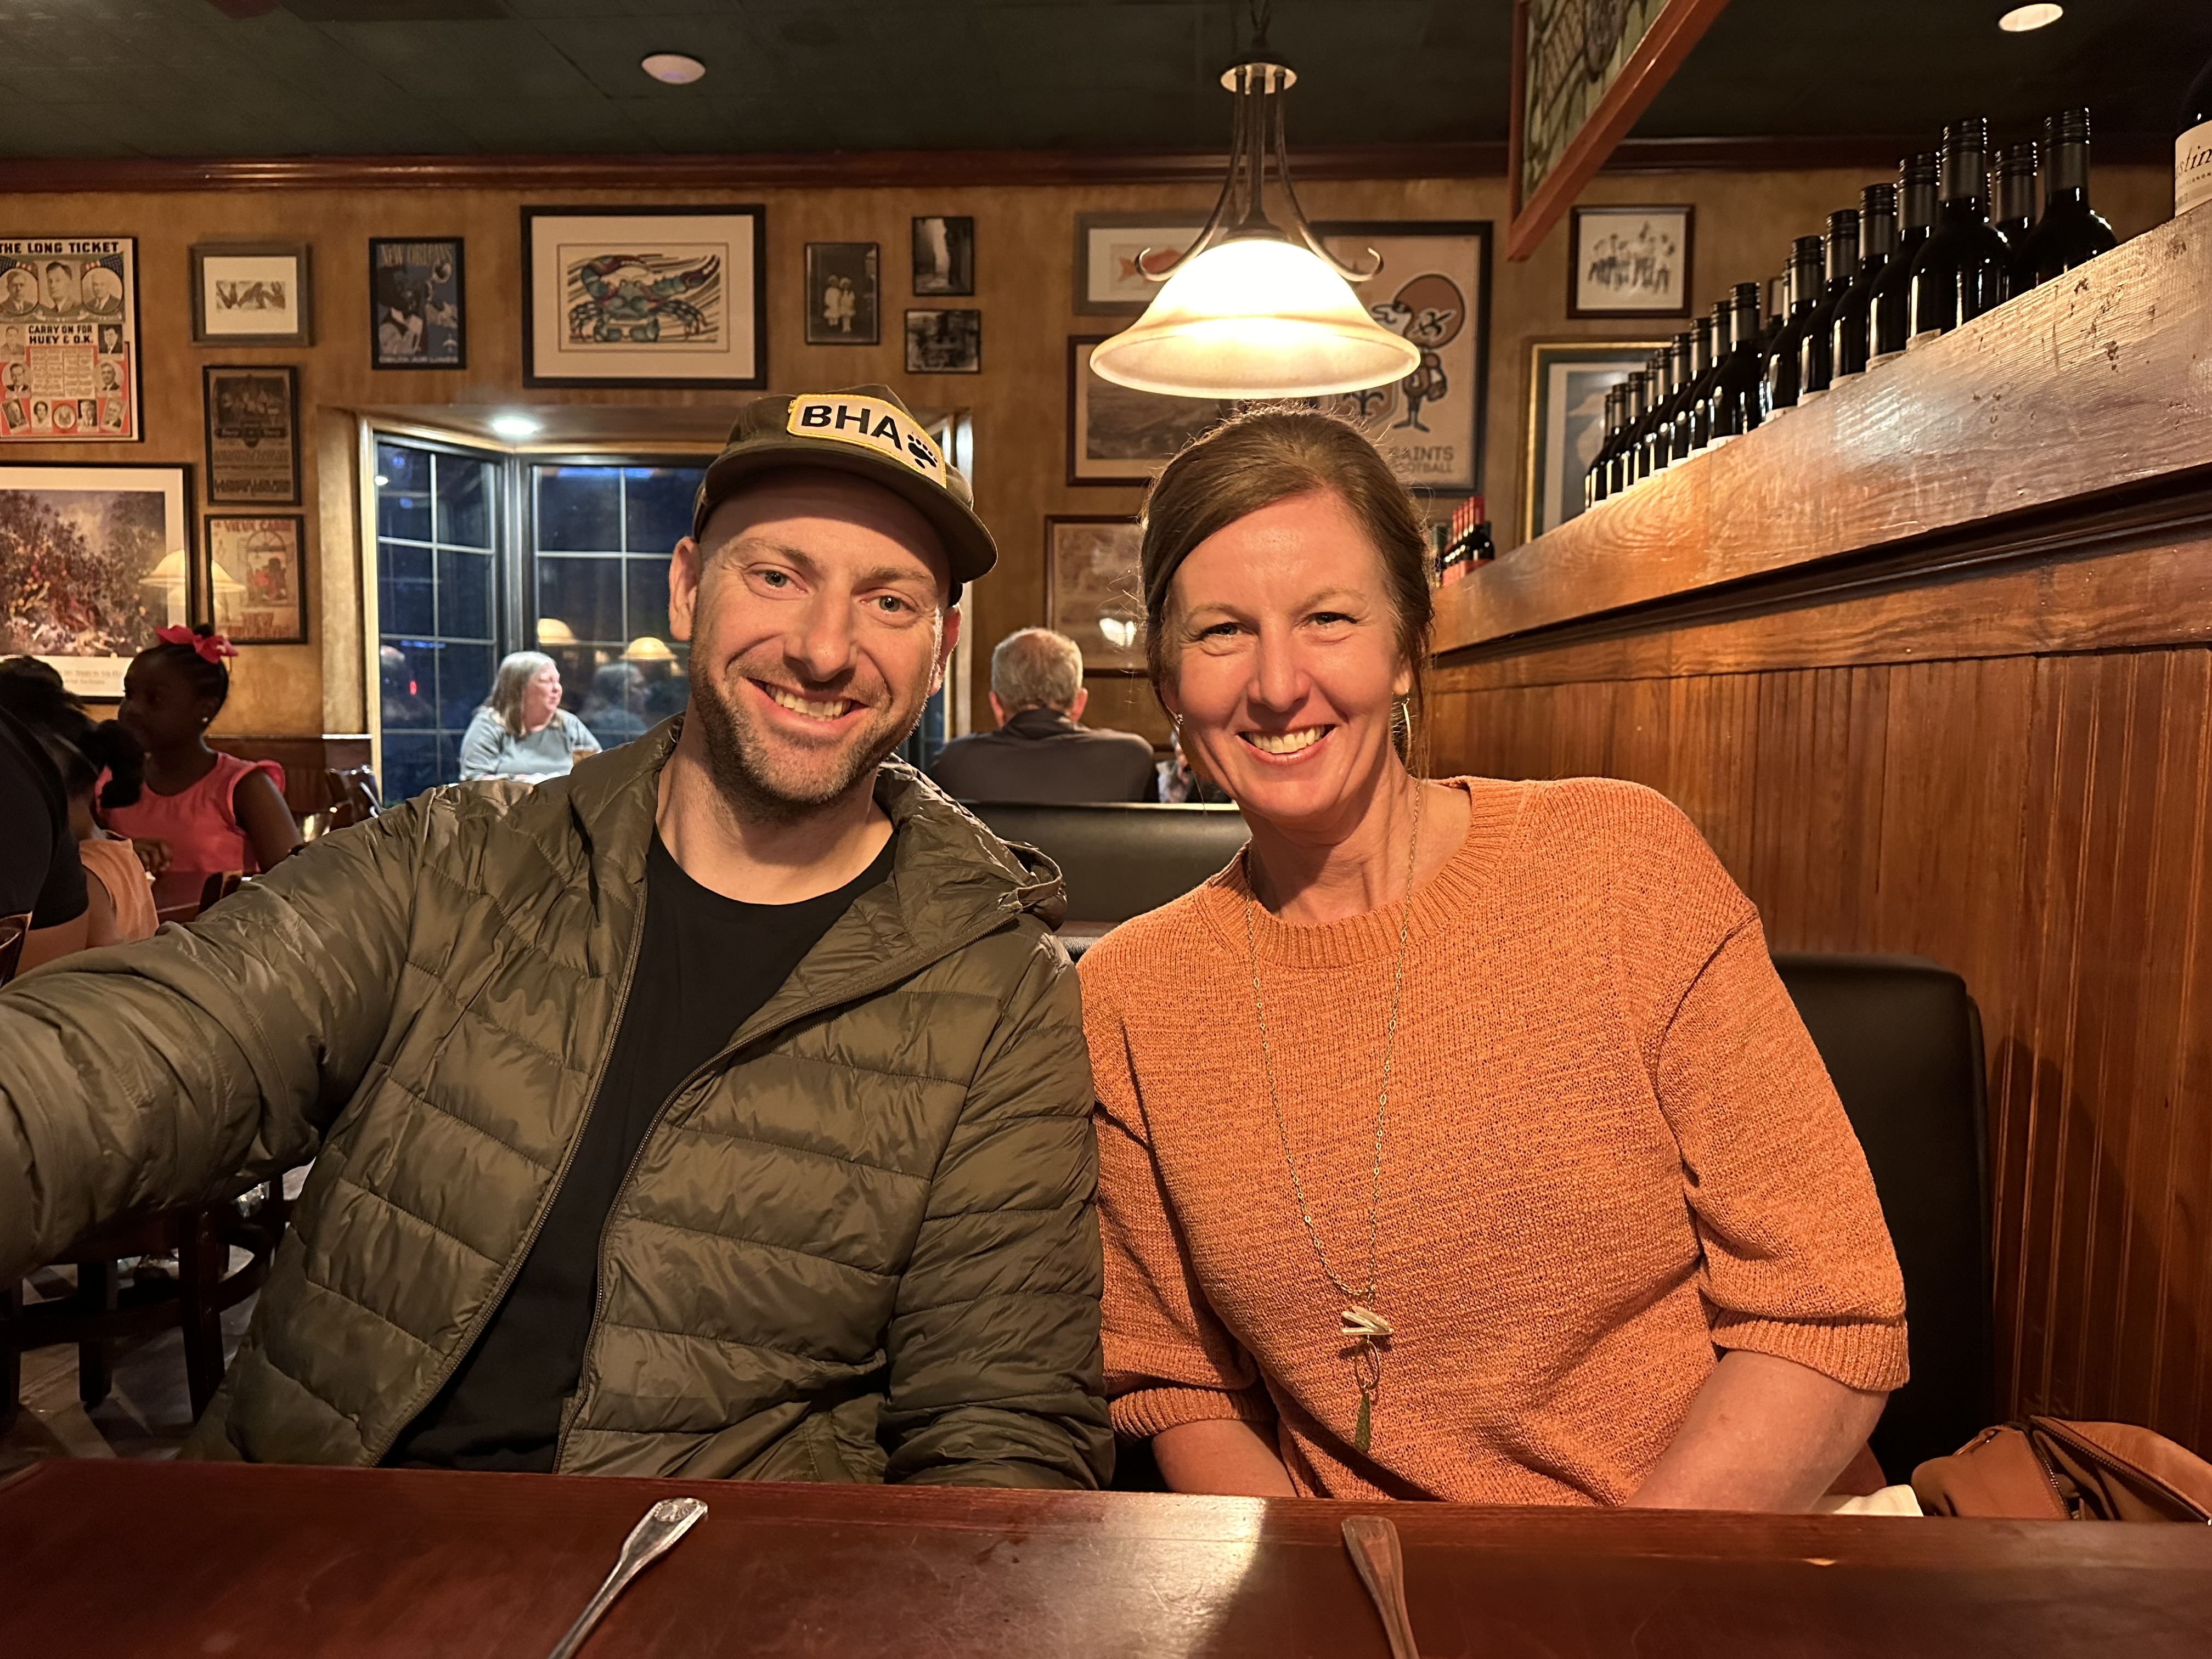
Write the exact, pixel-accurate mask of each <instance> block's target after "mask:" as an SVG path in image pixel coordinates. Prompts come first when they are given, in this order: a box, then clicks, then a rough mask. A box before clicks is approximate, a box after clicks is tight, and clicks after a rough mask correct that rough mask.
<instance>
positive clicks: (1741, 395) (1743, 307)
mask: <svg viewBox="0 0 2212 1659" xmlns="http://www.w3.org/2000/svg"><path fill="white" fill-rule="evenodd" d="M1731 313H1732V314H1731V315H1730V317H1729V354H1728V356H1725V357H1723V359H1722V360H1721V368H1720V376H1719V379H1718V380H1717V381H1716V382H1715V384H1714V386H1713V441H1714V442H1715V443H1716V444H1723V443H1726V442H1727V441H1729V439H1731V438H1741V436H1742V435H1744V434H1745V433H1747V432H1748V431H1750V430H1751V429H1752V428H1754V427H1756V426H1757V425H1758V424H1759V422H1760V421H1761V420H1763V419H1764V418H1765V415H1764V413H1763V411H1762V410H1760V407H1759V392H1760V385H1759V284H1758V283H1737V284H1736V285H1735V303H1734V305H1733V307H1731Z"/></svg>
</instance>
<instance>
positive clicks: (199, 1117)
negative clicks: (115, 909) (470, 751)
mask: <svg viewBox="0 0 2212 1659" xmlns="http://www.w3.org/2000/svg"><path fill="white" fill-rule="evenodd" d="M423 826H424V814H423V813H422V811H421V810H420V808H419V806H418V805H409V806H405V807H401V808H398V809H397V810H395V811H392V812H389V813H387V814H386V815H385V816H384V817H380V818H378V819H376V820H374V822H373V823H368V824H364V825H362V826H361V827H360V828H359V829H351V830H346V831H343V832H341V833H340V834H338V835H336V836H331V837H328V838H326V839H325V840H324V841H322V842H318V843H316V844H315V845H314V846H313V847H312V848H309V849H307V852H306V853H305V854H301V856H298V857H295V858H292V859H288V860H285V861H284V862H283V864H282V865H280V866H277V867H276V869H275V870H273V871H271V872H270V873H269V874H268V875H266V876H264V877H262V878H259V879H258V881H256V882H254V883H253V884H251V885H249V886H247V887H246V888H243V889H241V890H240V891H239V892H238V893H236V894H235V895H234V896H232V897H230V898H228V899H227V900H225V901H224V902H222V905H221V906H219V907H218V908H216V909H215V910H213V911H210V913H209V914H208V915H206V916H204V917H203V918H202V919H200V920H199V921H196V922H194V923H192V924H191V926H190V927H185V928H169V929H165V930H163V932H162V933H160V934H158V935H156V936H155V938H153V939H146V940H143V941H141V942H140V943H137V944H135V945H114V946H111V947H108V948H106V949H104V950H99V951H84V952H82V953H80V954H77V955H75V956H72V957H68V958H66V959H65V960H64V961H61V962H58V963H55V964H54V965H53V966H52V968H50V969H46V970H44V971H42V972H40V973H36V974H33V975H28V976H27V977H25V978H22V979H19V980H17V981H15V983H14V984H13V985H11V986H9V987H8V988H7V990H6V991H5V992H4V993H0V1278H6V1277H9V1276H12V1275H15V1274H18V1273H21V1272H23V1271H25V1270H27V1269H28V1268H30V1267H34V1266H36V1265H37V1264H38V1263H40V1261H46V1260H49V1259H51V1258H52V1256H53V1255H54V1254H55V1253H56V1252H57V1251H58V1250H60V1249H62V1248H63V1247H64V1246H65V1245H67V1244H68V1243H69V1242H70V1240H71V1239H73V1238H75V1237H77V1236H78V1235H79V1234H81V1233H82V1232H84V1231H86V1230H87V1229H88V1228H90V1227H93V1226H96V1225H100V1224H101V1223H103V1222H105V1221H107V1220H110V1219H112V1218H115V1217H118V1216H121V1215H125V1214H129V1213H132V1212H139V1211H144V1210H149V1209H155V1208H161V1207H165V1206H171V1205H177V1204H185V1203H191V1202H193V1201H195V1200H200V1199H204V1198H210V1197H212V1196H214V1195H216V1194H217V1193H219V1192H220V1191H221V1190H222V1188H223V1187H224V1186H225V1185H226V1183H228V1182H230V1181H232V1180H234V1179H235V1177H236V1176H238V1175H239V1174H240V1172H242V1171H245V1170H254V1169H276V1168H282V1167H284V1166H286V1165H288V1164H295V1163H298V1162H300V1161H301V1160H302V1159H304V1158H309V1157H312V1156H313V1153H314V1151H315V1148H316V1146H317V1145H318V1144H319V1139H320V1137H321V1133H322V1131H323V1129H324V1128H325V1127H326V1125H327V1124H328V1123H329V1121H330V1119H331V1115H333V1114H335V1113H336V1111H337V1109H338V1108H339V1107H340V1106H342V1105H343V1103H345V1101H346V1099H347V1098H348V1097H349V1096H350V1095H351V1094H352V1092H353V1091H354V1089H355V1088H356V1085H358V1084H359V1082H360V1080H361V1079H362V1075H363V1073H366V1072H367V1070H368V1066H369V1065H370V1064H371V1062H372V1061H373V1060H374V1059H375V1057H376V1054H377V1051H378V1048H379V1045H380V1043H381V1042H383V1040H384V1036H385V1033H386V1028H387V1026H388V1025H389V1024H390V1015H391V1012H392V1006H393V1003H394V1000H395V999H396V998H397V996H398V990H399V986H400V975H401V974H402V972H403V970H404V963H405V957H406V951H407V941H408V936H409V932H410V915H411V913H412V909H413V905H414V887H415V883H414V867H415V863H416V855H417V852H418V848H419V843H420V840H421V836H422V830H423Z"/></svg>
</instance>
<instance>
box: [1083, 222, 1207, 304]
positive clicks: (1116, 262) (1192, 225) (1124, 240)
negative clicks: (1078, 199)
mask: <svg viewBox="0 0 2212 1659" xmlns="http://www.w3.org/2000/svg"><path fill="white" fill-rule="evenodd" d="M1205 227H1206V215H1205V214H1203V213H1190V214H1176V213H1079V214H1078V215H1076V216H1075V309H1076V312H1077V313H1078V314H1079V315H1081V316H1086V317H1116V316H1119V317H1133V316H1135V315H1136V314H1137V313H1139V312H1140V311H1142V310H1143V309H1144V308H1145V307H1146V306H1148V305H1150V304H1152V295H1155V294H1157V293H1158V292H1159V291H1160V285H1159V283H1156V282H1154V281H1152V279H1151V278H1150V277H1148V276H1146V275H1145V272H1146V271H1147V270H1149V271H1152V272H1154V273H1156V274H1157V273H1158V272H1159V271H1162V270H1165V269H1166V268H1167V267H1168V266H1169V265H1171V264H1174V263H1175V262H1176V260H1177V259H1178V258H1181V257H1182V252H1183V250H1184V249H1185V248H1187V247H1188V246H1190V245H1191V243H1192V242H1193V241H1194V240H1197V236H1198V233H1199V232H1200V230H1202V229H1204V228H1205Z"/></svg>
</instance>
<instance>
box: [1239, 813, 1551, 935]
mask: <svg viewBox="0 0 2212 1659" xmlns="http://www.w3.org/2000/svg"><path fill="white" fill-rule="evenodd" d="M1431 781H1432V782H1436V783H1441V784H1443V785H1445V786H1447V787H1450V788H1454V789H1459V790H1463V791H1465V792H1466V794H1467V797H1468V815H1467V836H1466V839H1464V840H1463V841H1462V842H1460V844H1459V847H1458V848H1457V850H1456V851H1455V852H1454V853H1453V854H1452V855H1451V856H1450V857H1449V858H1448V859H1446V860H1444V862H1443V866H1442V867H1441V868H1439V869H1438V870H1437V872H1436V873H1435V874H1434V875H1432V876H1431V877H1430V878H1428V879H1427V880H1426V881H1425V882H1423V883H1422V884H1420V885H1419V887H1418V888H1416V889H1414V890H1413V920H1412V921H1411V923H1410V924H1409V925H1408V926H1407V933H1406V947H1407V950H1408V951H1413V950H1416V949H1419V947H1420V946H1421V945H1423V944H1425V942H1427V941H1428V940H1430V939H1435V938H1437V937H1439V936H1445V935H1463V934H1464V933H1466V932H1467V929H1468V924H1469V921H1471V919H1472V918H1473V916H1474V914H1475V912H1476V910H1477V908H1479V907H1480V905H1482V904H1483V903H1484V902H1486V899H1487V897H1488V896H1489V895H1490V894H1491V893H1492V891H1493V890H1494V889H1495V887H1496V884H1497V883H1498V879H1499V876H1500V866H1502V864H1503V863H1504V860H1505V857H1506V855H1507V854H1508V853H1509V852H1510V849H1511V848H1512V847H1513V845H1514V843H1515V841H1516V834H1517V831H1518V829H1519V827H1520V823H1521V814H1522V811H1523V810H1524V809H1525V807H1526V805H1527V803H1528V795H1529V789H1528V786H1527V785H1526V784H1517V783H1504V782H1500V781H1498V780H1496V779H1492V778H1435V779H1432V780H1431ZM1251 892H1252V889H1251V885H1250V883H1249V879H1248V878H1247V877H1246V874H1245V870H1244V854H1243V853H1241V852H1240V853H1239V854H1237V857H1236V858H1235V859H1234V860H1232V861H1231V863H1230V866H1229V867H1228V868H1227V869H1225V870H1224V871H1223V872H1221V873H1220V874H1219V875H1218V876H1215V877H1214V878H1212V880H1210V881H1208V882H1207V883H1206V885H1204V886H1203V887H1201V888H1200V889H1199V890H1198V901H1199V905H1200V909H1201V910H1202V911H1203V912H1204V914H1205V915H1206V921H1208V922H1209V923H1210V924H1211V925H1212V927H1213V928H1214V929H1215V931H1217V932H1218V933H1219V934H1220V935H1221V937H1222V939H1223V940H1224V941H1225V943H1227V944H1228V945H1230V946H1231V948H1232V949H1233V950H1234V951H1235V952H1236V953H1237V955H1238V956H1240V957H1242V956H1243V954H1244V902H1245V900H1246V899H1247V898H1249V896H1251ZM1401 914H1402V912H1401V908H1400V906H1399V905H1397V904H1395V903H1392V904H1386V905H1384V906H1383V907H1382V908H1380V909H1376V910H1368V911H1364V912H1362V913H1361V914H1360V915H1356V916H1346V917H1345V918H1344V919H1343V920H1342V921H1325V922H1322V923H1319V924H1317V925H1316V926H1312V927H1300V926H1298V925H1297V924H1296V923H1294V922H1286V921H1283V920H1281V919H1280V918H1279V917H1278V916H1276V915H1274V914H1273V912H1271V911H1270V910H1269V909H1268V908H1267V906H1266V905H1264V904H1260V903H1256V902H1255V904H1254V905H1253V906H1252V943H1253V946H1254V948H1255V951H1257V952H1258V955H1259V957H1260V960H1261V961H1262V962H1265V963H1273V964H1274V965H1276V966H1279V967H1284V968H1320V969H1328V968H1348V967H1352V966H1355V965H1357V964H1359V963H1371V962H1376V961H1378V960H1379V961H1388V960H1389V958H1390V957H1393V956H1395V954H1396V953H1397V950H1398V926H1399V921H1400V918H1401Z"/></svg>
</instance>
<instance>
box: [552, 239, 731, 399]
mask: <svg viewBox="0 0 2212 1659" xmlns="http://www.w3.org/2000/svg"><path fill="white" fill-rule="evenodd" d="M767 246H768V231H767V218H766V215H765V214H764V212H763V210H762V209H760V208H758V207H700V208H689V207H662V208H629V207H604V208H601V207H558V208H551V207H546V208H538V207H526V208H525V209H523V210H522V248H523V289H522V362H523V374H522V383H523V384H524V385H525V386H669V387H681V386H696V387H702V388H717V389H720V390H726V391H735V392H744V391H758V390H760V389H762V388H763V387H764V386H767V384H768V299H767V290H766V287H765V284H764V283H763V281H762V277H761V273H762V270H763V261H764V258H765V253H766V249H767Z"/></svg>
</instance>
